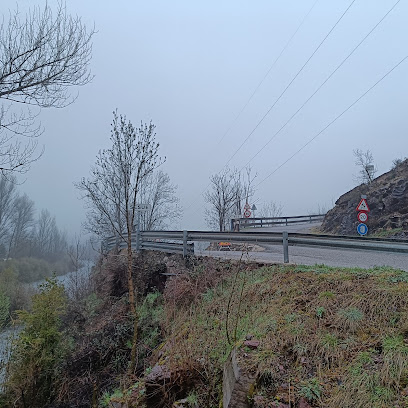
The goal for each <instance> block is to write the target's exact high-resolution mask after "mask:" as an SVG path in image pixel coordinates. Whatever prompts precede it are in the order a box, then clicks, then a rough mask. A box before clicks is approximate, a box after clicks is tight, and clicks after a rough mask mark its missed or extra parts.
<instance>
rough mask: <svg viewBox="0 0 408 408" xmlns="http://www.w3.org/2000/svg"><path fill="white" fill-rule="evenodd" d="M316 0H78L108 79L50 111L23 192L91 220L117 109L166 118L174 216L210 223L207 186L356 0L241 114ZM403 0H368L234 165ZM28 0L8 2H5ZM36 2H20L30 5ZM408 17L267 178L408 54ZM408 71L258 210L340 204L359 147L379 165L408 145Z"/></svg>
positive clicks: (297, 165) (291, 133) (353, 71)
mask: <svg viewBox="0 0 408 408" xmlns="http://www.w3.org/2000/svg"><path fill="white" fill-rule="evenodd" d="M314 2H315V0H307V1H306V0H286V1H223V2H220V1H200V2H198V1H187V0H185V1H163V0H162V1H144V2H143V1H115V2H112V1H109V2H108V1H96V0H87V1H83V0H67V2H66V4H67V9H68V11H69V12H70V13H71V14H77V15H78V16H81V17H82V19H83V21H84V22H85V23H86V24H87V25H89V26H90V27H91V26H92V25H93V24H95V27H96V30H97V34H95V36H94V41H93V59H92V72H93V74H95V78H94V80H93V81H92V83H90V84H88V85H86V86H85V87H82V88H79V89H78V91H79V95H78V99H77V100H76V102H75V103H74V104H73V105H71V106H69V107H67V108H65V109H60V110H57V109H48V110H46V109H44V110H43V111H42V112H41V115H40V118H41V123H42V125H43V126H44V127H45V133H44V134H43V135H42V136H41V139H40V144H43V145H44V146H45V153H44V155H43V157H42V158H41V159H40V160H39V161H38V162H36V163H34V164H33V166H32V168H31V170H30V171H29V172H28V173H27V174H26V175H25V177H24V178H25V179H26V181H25V183H24V184H23V185H22V186H20V188H19V189H20V190H21V191H24V192H27V194H28V195H29V196H30V198H32V199H33V200H34V201H35V203H36V207H37V208H38V209H41V208H47V209H49V210H50V211H51V212H52V213H53V214H55V215H56V218H57V222H58V225H59V226H60V227H62V228H65V229H67V230H68V231H69V232H70V233H74V232H76V231H79V229H80V226H81V222H82V221H83V220H84V209H83V205H84V203H83V202H81V201H79V200H78V196H79V193H78V192H77V191H76V189H75V187H74V185H73V183H74V182H77V181H79V180H80V179H81V177H86V176H88V174H89V170H90V167H91V165H92V164H93V163H94V162H95V157H96V155H97V153H98V151H99V150H100V149H103V148H107V147H109V136H110V123H111V121H112V111H113V110H115V109H116V108H117V109H118V111H119V113H121V114H125V115H126V116H127V118H128V119H130V120H131V121H132V122H133V123H134V124H135V125H138V124H139V123H140V121H144V122H149V121H150V120H152V121H153V123H154V124H156V126H157V128H156V131H157V140H158V141H159V142H160V145H161V146H160V154H161V155H162V156H166V158H167V160H166V163H165V164H164V165H163V168H162V169H163V170H164V171H166V172H168V173H169V175H170V178H171V180H172V182H173V183H175V184H177V185H178V196H179V197H180V204H181V206H182V207H184V214H183V217H182V218H181V219H180V222H179V223H178V225H176V226H175V227H177V228H180V229H203V228H205V227H206V225H205V221H204V207H205V204H204V200H203V198H202V193H203V191H204V190H205V189H206V187H207V185H208V180H209V177H210V175H211V174H214V173H217V172H219V171H221V170H222V168H223V167H224V165H225V164H226V162H227V161H228V160H229V159H230V157H231V156H232V155H233V154H234V152H235V151H236V149H237V148H238V147H239V146H240V145H241V143H242V142H243V141H244V140H245V139H246V138H247V137H248V135H249V134H250V132H251V131H252V130H253V129H254V127H255V126H256V124H257V123H258V121H259V120H260V119H261V118H262V117H263V116H264V114H265V113H266V111H267V110H268V109H269V108H270V107H271V106H272V105H273V103H274V102H275V100H276V98H277V97H278V96H279V95H280V94H281V92H282V91H283V90H284V88H285V87H286V86H287V84H288V83H289V82H290V81H291V79H292V78H293V77H294V75H295V74H296V73H297V72H298V70H299V69H300V67H301V66H302V65H303V64H304V62H305V61H306V60H307V59H308V58H309V56H310V55H311V53H312V52H313V51H314V50H315V48H316V47H317V45H318V44H319V43H320V41H321V40H322V39H323V38H324V36H325V35H326V34H327V33H328V31H329V30H330V28H331V27H332V26H333V24H334V23H335V22H336V21H337V19H338V18H339V17H340V15H341V14H342V13H343V12H344V10H345V9H346V7H347V6H348V5H349V4H350V2H351V1H350V0H349V1H343V0H335V1H323V0H320V1H318V3H317V4H316V6H315V8H314V9H313V11H312V12H311V14H310V15H309V17H308V18H307V20H306V21H305V23H304V25H303V26H302V28H301V29H300V31H299V32H298V33H297V35H296V36H295V37H294V39H293V41H292V43H291V45H290V46H289V47H288V49H287V50H286V51H285V52H284V54H283V55H282V57H281V58H280V60H279V61H278V63H277V64H276V65H275V66H274V68H273V69H272V70H271V72H270V74H269V75H268V77H267V79H266V80H265V81H264V83H263V84H262V86H261V87H260V89H259V91H258V92H257V93H256V95H255V96H254V98H253V100H252V101H251V103H250V104H249V105H248V107H247V108H246V110H245V111H244V112H243V114H242V115H241V116H240V117H239V119H238V120H237V121H236V122H234V118H235V117H236V116H237V114H238V113H239V112H240V110H241V109H242V107H243V106H244V105H245V103H246V102H247V101H248V99H249V97H250V95H251V94H252V93H253V91H254V89H255V88H256V86H257V85H258V83H259V81H260V80H261V79H262V78H263V77H264V75H265V73H266V72H267V71H268V69H269V68H270V66H271V65H272V63H273V61H274V60H275V59H276V57H277V56H278V55H279V53H280V52H281V50H282V48H283V47H284V45H285V44H286V42H287V41H288V39H289V38H290V37H291V36H292V34H293V33H294V31H295V30H296V28H297V26H298V25H299V23H300V21H301V20H302V19H303V18H304V16H305V15H306V13H307V11H308V10H309V9H310V7H311V6H312V4H313V3H314ZM50 3H52V2H50ZM394 3H395V0H394V1H390V0H357V1H356V2H355V3H354V4H353V6H352V7H351V8H350V10H349V12H348V13H347V14H346V16H345V17H344V19H343V20H342V21H341V22H340V23H339V25H338V26H337V27H336V29H335V30H334V31H333V33H332V34H331V35H330V37H329V38H328V39H327V41H326V42H325V43H324V45H323V46H322V47H321V48H320V50H319V51H318V52H317V53H316V55H315V56H314V57H313V58H312V60H311V61H310V63H309V64H308V65H307V67H306V68H305V69H304V71H303V72H302V73H301V74H300V75H299V77H298V78H297V79H296V80H295V81H294V82H293V84H292V86H291V87H290V88H289V89H288V91H287V92H286V93H285V95H284V96H283V97H282V99H281V100H280V101H279V102H278V103H277V104H276V106H275V108H274V109H273V110H272V111H271V112H270V114H269V115H268V116H267V117H266V119H265V120H264V121H263V122H262V124H261V125H260V126H259V127H258V128H257V130H256V131H255V132H254V133H253V135H252V136H251V137H250V138H249V140H248V142H247V143H246V144H245V145H244V146H243V147H242V149H241V150H240V151H239V152H238V153H237V154H236V155H235V157H234V158H233V159H232V160H231V162H230V163H229V166H230V167H237V168H239V169H240V168H242V167H243V166H244V165H245V164H246V163H247V161H248V160H249V159H250V158H251V157H252V156H253V155H254V154H255V153H256V152H257V151H258V150H259V149H260V148H261V147H262V146H263V145H264V144H265V143H266V142H267V141H268V140H269V139H270V138H271V137H272V136H273V135H274V134H275V132H276V131H277V130H278V129H279V128H280V127H281V126H282V125H283V124H284V123H285V122H286V121H287V119H288V118H289V117H290V116H291V115H292V114H293V113H294V112H295V111H296V110H297V109H298V108H299V107H300V106H301V105H302V103H303V102H304V101H305V100H306V99H307V98H308V97H309V96H310V95H311V94H312V93H313V92H314V91H315V89H316V88H317V87H318V86H319V85H320V83H321V82H322V81H323V80H324V79H325V78H326V77H327V76H328V75H329V74H330V73H331V72H332V71H333V70H334V69H335V67H336V66H337V65H338V64H339V63H340V62H341V61H342V59H343V58H345V56H346V55H347V54H348V53H349V52H350V51H351V50H352V48H354V46H355V45H356V44H357V43H358V42H359V41H360V40H361V39H362V38H363V37H364V36H365V35H366V33H367V32H368V31H369V30H370V29H371V28H372V27H373V26H374V25H375V24H376V23H377V22H378V21H379V19H380V18H381V17H382V16H383V15H384V14H385V13H386V11H388V9H389V8H390V7H391V6H392V4H394ZM15 4H16V3H15V1H11V0H10V1H9V0H6V1H5V0H3V1H2V11H3V12H4V13H7V10H8V9H13V8H14V7H15ZM33 4H34V1H32V0H31V1H28V0H26V1H20V2H19V8H20V11H22V12H23V11H25V10H26V8H27V7H28V6H29V5H33ZM36 4H41V5H44V4H45V1H40V0H39V1H37V2H36ZM407 17H408V4H407V3H406V2H402V1H401V2H400V4H398V6H397V7H396V8H395V9H394V11H393V12H392V13H391V14H390V15H389V16H388V17H387V18H386V19H385V20H384V22H383V23H382V24H381V25H380V26H379V27H378V29H377V30H376V31H374V33H373V34H372V35H371V36H370V37H369V38H368V39H367V40H366V42H365V43H364V44H363V45H362V46H361V47H360V48H359V49H358V50H357V51H356V53H355V54H354V55H353V56H352V57H351V58H350V59H349V60H348V61H347V62H346V63H345V64H344V65H343V66H342V67H341V69H340V70H339V71H338V72H337V73H336V74H335V75H334V76H333V78H331V80H329V82H327V84H326V85H325V86H324V87H323V88H322V89H321V91H319V92H318V94H316V96H315V97H314V98H313V99H312V100H311V101H310V102H309V103H308V104H307V105H306V106H305V108H304V109H303V110H302V111H301V112H300V113H299V114H298V115H297V116H296V117H295V118H294V120H293V121H292V122H291V123H290V124H289V125H288V126H287V127H286V128H285V129H284V130H283V131H282V132H281V133H280V134H279V135H278V136H277V137H276V138H274V139H273V141H272V142H271V143H270V144H269V145H268V146H267V148H265V149H264V150H263V151H262V152H261V153H260V154H259V155H258V156H257V157H256V158H255V159H254V160H253V161H252V162H251V166H252V169H253V172H256V173H257V178H256V181H255V184H256V185H257V184H258V183H259V182H260V181H262V180H263V179H264V178H265V177H266V176H267V175H268V174H270V173H271V172H272V171H274V170H275V169H276V168H277V167H278V166H279V165H281V164H282V163H283V162H284V161H286V160H287V159H288V158H289V157H290V156H291V155H292V154H293V153H295V152H296V151H297V150H298V149H299V148H300V147H302V146H303V145H304V144H305V143H306V142H307V141H308V140H310V139H311V138H312V137H314V136H315V135H316V134H317V133H318V132H319V131H320V130H321V129H322V128H323V127H325V126H326V125H327V124H328V123H329V122H330V121H331V120H333V119H334V118H335V117H336V116H337V115H338V114H340V113H341V112H342V111H343V110H344V109H345V108H346V107H347V106H349V105H350V104H351V103H352V102H354V101H355V100H356V99H357V98H358V97H359V96H360V95H361V94H362V93H363V92H365V91H366V90H367V89H368V88H369V87H370V86H371V85H373V84H374V83H375V82H376V81H377V80H378V79H380V78H381V77H382V76H383V75H384V74H385V73H386V72H387V71H388V70H389V69H391V68H392V67H393V66H394V65H395V64H396V63H397V62H398V61H399V60H401V59H402V58H403V57H404V56H405V55H407V54H408V47H407V38H408V36H407V25H406V24H407V21H408V20H407ZM407 73H408V62H405V63H404V64H402V65H401V66H399V67H398V68H397V69H396V70H395V71H394V72H393V73H392V74H390V75H389V76H388V77H387V78H386V79H385V80H384V81H382V82H381V83H380V84H379V85H378V86H377V87H376V88H375V89H374V90H373V91H372V92H370V93H369V94H368V95H367V96H366V97H365V98H363V99H362V100H361V101H360V102H359V103H358V104H357V105H356V106H354V107H353V108H352V109H351V110H350V111H348V112H347V113H346V114H345V115H344V116H343V117H342V118H340V119H339V120H338V121H337V122H335V123H334V124H333V125H332V126H331V127H329V128H328V130H327V131H325V132H324V133H322V134H321V135H320V136H319V137H318V138H316V139H315V140H314V141H313V142H312V143H311V144H310V145H308V146H307V147H306V148H305V149H304V150H302V151H301V152H300V153H299V154H298V155H297V156H295V157H294V158H293V159H292V160H290V161H289V162H288V163H287V164H286V165H285V166H283V167H282V168H281V169H280V170H278V171H277V172H276V173H275V174H273V176H271V177H270V178H268V179H267V180H265V181H264V182H262V183H261V184H259V186H258V189H257V192H256V194H255V197H254V201H255V202H256V205H257V207H258V208H259V207H260V206H262V203H266V202H268V201H275V202H277V203H281V204H282V205H283V213H284V215H301V214H307V213H310V212H314V211H317V209H318V207H319V206H320V207H326V208H330V207H331V206H332V205H333V203H334V201H335V200H336V199H337V198H338V197H339V196H340V195H341V194H343V193H345V192H346V191H348V190H349V189H351V188H353V187H354V186H355V185H356V184H357V183H356V181H355V175H356V174H357V173H358V169H357V168H356V166H355V165H354V157H353V149H356V148H360V149H362V150H366V149H370V150H371V151H372V153H373V156H374V158H375V162H376V165H377V167H378V170H379V172H378V175H379V174H381V173H383V172H385V171H388V170H389V169H390V167H391V164H392V160H393V159H395V158H403V157H405V156H408V138H407V125H408V115H407V95H408V81H407ZM16 108H18V107H17V106H16ZM232 124H233V127H232V129H231V130H230V131H229V132H228V134H227V135H226V136H225V137H224V138H223V135H224V134H225V132H226V131H227V130H228V129H229V128H230V126H231V125H232Z"/></svg>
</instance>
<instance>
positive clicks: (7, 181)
mask: <svg viewBox="0 0 408 408" xmlns="http://www.w3.org/2000/svg"><path fill="white" fill-rule="evenodd" d="M67 250H68V239H67V234H66V233H65V232H64V231H62V230H61V229H60V228H58V226H57V223H56V221H55V217H54V216H52V215H51V214H50V212H49V211H48V210H41V211H39V212H38V213H37V211H36V209H35V205H34V201H33V200H31V199H30V198H29V197H28V195H27V194H21V193H20V192H19V191H18V185H17V184H16V179H15V177H13V176H7V177H5V176H3V175H1V176H0V258H1V259H2V260H3V262H4V261H5V260H8V259H10V258H13V259H15V258H17V259H21V258H37V259H41V260H44V261H47V262H50V263H55V262H57V261H60V260H61V259H64V258H66V257H67ZM0 268H1V266H0Z"/></svg>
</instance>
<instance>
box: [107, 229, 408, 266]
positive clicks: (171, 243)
mask: <svg viewBox="0 0 408 408" xmlns="http://www.w3.org/2000/svg"><path fill="white" fill-rule="evenodd" d="M200 241H204V242H209V241H228V242H239V243H245V242H247V243H249V242H250V243H261V244H262V243H265V244H277V245H279V244H281V245H283V255H284V256H283V257H284V262H285V263H287V262H289V246H317V247H329V248H338V249H356V250H370V251H382V252H397V253H406V254H408V242H407V241H404V240H393V239H380V238H367V237H348V236H333V235H314V234H296V233H293V234H292V233H291V234H289V233H288V232H286V231H285V232H283V233H279V232H256V231H251V232H214V231H142V232H141V233H140V237H139V240H138V239H137V236H136V233H134V234H132V243H136V246H135V249H136V250H139V249H152V250H158V251H163V252H175V253H180V254H183V256H187V255H191V254H194V242H200ZM138 242H139V248H138V247H137V243H138ZM115 246H116V247H118V248H125V247H126V244H125V243H124V242H118V240H117V239H116V238H109V239H108V240H106V242H105V246H104V247H105V250H110V249H112V248H114V247H115Z"/></svg>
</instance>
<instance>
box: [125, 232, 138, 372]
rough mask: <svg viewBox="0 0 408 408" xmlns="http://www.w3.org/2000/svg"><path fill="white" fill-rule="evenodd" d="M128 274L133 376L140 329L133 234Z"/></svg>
mask: <svg viewBox="0 0 408 408" xmlns="http://www.w3.org/2000/svg"><path fill="white" fill-rule="evenodd" d="M127 251H128V254H127V272H128V288H129V305H130V312H131V315H132V318H133V320H134V325H133V340H132V351H131V354H130V367H129V371H130V374H133V373H134V371H135V367H136V357H137V355H136V354H137V328H138V316H137V310H136V294H135V288H134V284H133V274H132V264H133V262H132V237H131V232H130V231H129V234H128V248H127Z"/></svg>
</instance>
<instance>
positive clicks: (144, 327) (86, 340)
mask: <svg viewBox="0 0 408 408" xmlns="http://www.w3.org/2000/svg"><path fill="white" fill-rule="evenodd" d="M115 262H116V268H117V269H116V270H115V271H112V263H111V264H110V265H108V266H107V269H109V268H111V271H110V276H111V278H112V279H111V278H109V277H108V275H109V274H108V273H107V270H105V271H103V270H102V272H101V276H100V277H99V282H103V284H102V286H104V287H105V286H106V285H107V283H106V282H107V281H109V279H111V283H110V284H109V285H110V287H111V289H109V290H110V293H111V295H110V296H107V295H106V293H107V292H106V287H105V288H103V287H102V286H99V288H97V290H96V292H95V293H94V294H91V295H88V297H87V299H86V300H85V301H84V302H83V303H82V306H81V307H82V309H78V304H79V303H78V302H76V303H75V304H74V305H71V306H69V305H68V308H67V314H66V316H65V317H63V319H64V321H65V328H64V329H63V330H65V335H64V337H65V338H69V339H70V340H69V341H70V343H71V349H70V351H69V353H68V355H67V356H66V361H65V362H61V363H60V364H59V365H58V367H56V368H55V370H56V371H55V373H54V375H55V378H54V379H53V380H52V381H51V382H50V383H51V384H52V393H50V400H52V401H54V402H53V404H54V405H50V406H53V407H54V406H55V407H57V406H59V405H58V403H60V404H64V405H63V406H64V407H71V406H72V407H74V406H101V407H112V406H114V405H113V403H119V402H121V403H123V404H126V405H124V406H129V407H149V406H150V407H152V406H155V407H159V406H163V407H168V406H169V407H171V406H172V404H173V402H174V401H176V400H180V399H185V402H184V406H190V407H193V406H198V407H208V408H210V407H218V406H219V402H220V400H221V398H222V395H221V394H222V370H223V365H224V362H225V361H226V359H227V358H228V355H229V353H230V351H231V350H232V348H234V347H237V348H238V349H239V350H240V353H239V355H240V364H241V365H242V368H243V369H244V370H252V371H253V372H256V373H257V382H256V384H255V387H254V389H253V390H252V391H251V393H250V394H249V395H248V399H249V402H251V403H254V404H256V406H257V407H271V406H274V405H272V404H275V406H279V405H277V404H278V403H283V404H287V405H290V406H291V407H297V406H298V403H299V401H300V400H301V398H303V401H307V402H308V404H310V406H313V407H325V408H338V407H342V408H352V407H353V408H359V407H361V408H363V407H372V408H382V407H384V408H385V407H405V406H408V399H407V395H408V343H407V339H408V273H407V272H404V271H397V270H392V269H389V268H374V269H370V270H363V269H341V268H329V267H326V266H323V265H317V266H290V265H289V266H283V265H271V266H261V267H260V266H259V265H257V264H246V263H241V262H229V261H221V260H215V259H198V260H196V261H195V264H194V265H193V266H189V268H186V267H185V266H184V265H183V264H182V262H181V261H179V267H180V272H181V273H180V275H178V276H174V277H171V278H170V279H169V280H168V281H167V284H166V288H165V290H164V292H163V294H160V293H158V292H151V293H148V294H147V296H145V297H144V300H143V303H142V304H141V305H140V306H139V309H138V310H139V319H140V320H139V328H140V333H139V340H140V342H139V346H138V351H139V360H138V371H137V373H136V374H135V375H129V373H128V368H127V367H128V362H129V356H130V342H129V340H130V339H131V327H132V324H131V322H130V320H129V310H128V306H127V301H126V299H127V297H126V292H125V291H124V290H123V287H122V284H121V275H120V268H121V265H120V262H118V261H117V260H115ZM146 268H148V267H147V266H146ZM149 268H151V265H150V266H149ZM160 268H162V267H160ZM109 285H108V286H109ZM112 288H113V289H112ZM112 290H113V291H114V292H115V293H113V292H112ZM145 294H146V293H145ZM75 305H77V309H75V307H74V306H75ZM81 310H82V312H81ZM80 312H81V313H80ZM248 336H250V337H251V338H252V339H253V340H259V342H260V343H259V347H258V348H256V349H254V350H252V349H249V348H247V347H244V346H243V341H244V340H245V338H247V337H248ZM157 370H158V371H159V372H160V371H161V373H162V374H163V375H164V380H165V381H164V383H161V382H160V381H161V380H160V375H159V376H158V377H156V378H152V373H154V372H157ZM155 381H156V384H154V382H155ZM155 385H156V386H157V387H156V388H154V387H155ZM157 401H159V403H158V402H157ZM80 403H81V404H82V405H79V404H80ZM283 406H284V405H283Z"/></svg>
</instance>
